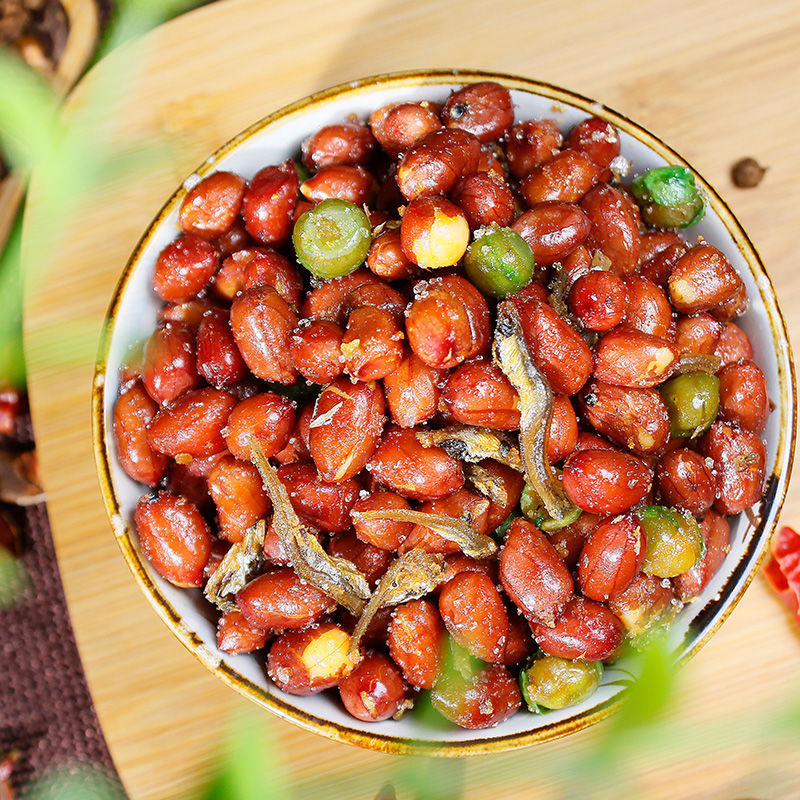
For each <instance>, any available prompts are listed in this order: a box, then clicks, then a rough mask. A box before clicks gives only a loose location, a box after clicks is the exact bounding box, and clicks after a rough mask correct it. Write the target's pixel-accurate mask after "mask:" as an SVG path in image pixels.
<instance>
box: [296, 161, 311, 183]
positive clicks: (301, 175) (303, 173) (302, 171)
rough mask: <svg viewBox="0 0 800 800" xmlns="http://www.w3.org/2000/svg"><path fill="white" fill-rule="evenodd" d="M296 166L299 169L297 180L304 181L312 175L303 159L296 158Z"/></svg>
mask: <svg viewBox="0 0 800 800" xmlns="http://www.w3.org/2000/svg"><path fill="white" fill-rule="evenodd" d="M294 166H295V168H296V169H297V180H299V181H300V183H304V182H305V181H307V180H308V179H309V178H310V177H311V173H310V172H309V171H308V169H306V165H305V164H304V163H303V162H302V161H298V160H297V159H295V162H294Z"/></svg>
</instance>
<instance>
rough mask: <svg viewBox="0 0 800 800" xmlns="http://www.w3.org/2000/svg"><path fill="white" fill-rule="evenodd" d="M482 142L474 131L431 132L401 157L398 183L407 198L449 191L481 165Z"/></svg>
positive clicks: (418, 140)
mask: <svg viewBox="0 0 800 800" xmlns="http://www.w3.org/2000/svg"><path fill="white" fill-rule="evenodd" d="M480 152H481V143H480V141H479V140H478V139H477V138H476V137H475V136H473V135H472V134H471V133H467V132H466V131H460V130H449V129H448V130H442V131H433V132H432V133H428V134H426V135H425V136H423V137H422V138H420V139H417V141H415V142H414V144H412V145H411V146H410V147H409V148H408V149H407V150H406V151H405V153H404V154H403V155H402V156H401V158H400V163H399V165H398V167H397V185H398V186H399V187H400V191H401V192H402V193H403V197H405V198H406V200H414V199H415V198H417V197H429V196H432V195H436V194H447V193H448V192H449V191H450V190H451V189H452V188H453V187H454V186H455V185H456V184H457V183H458V182H459V181H460V180H461V178H463V177H464V176H466V175H469V174H470V173H472V172H475V170H476V169H477V167H478V158H479V157H480Z"/></svg>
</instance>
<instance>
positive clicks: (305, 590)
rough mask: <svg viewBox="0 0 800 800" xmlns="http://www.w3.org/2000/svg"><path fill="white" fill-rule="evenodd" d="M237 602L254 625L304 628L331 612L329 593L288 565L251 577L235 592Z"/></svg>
mask: <svg viewBox="0 0 800 800" xmlns="http://www.w3.org/2000/svg"><path fill="white" fill-rule="evenodd" d="M236 605H237V606H238V608H239V611H241V612H242V614H243V615H244V618H245V619H246V620H247V621H248V622H249V623H250V624H251V625H252V626H253V627H255V628H258V629H260V630H270V629H273V628H277V629H287V630H294V629H296V628H305V627H306V625H310V624H311V623H313V622H316V621H317V620H318V619H320V617H322V616H323V615H324V614H326V613H327V612H328V611H330V610H331V609H332V608H333V607H334V606H335V603H334V602H333V600H331V598H330V597H328V595H326V594H325V593H324V592H321V591H320V590H319V589H317V587H316V586H312V585H311V584H310V583H306V582H305V581H303V580H302V579H301V578H300V576H299V575H298V574H297V573H296V572H295V571H294V570H293V569H290V568H289V567H283V568H281V569H276V570H274V571H273V572H268V573H266V574H265V575H259V576H258V577H257V578H253V580H251V581H250V582H249V583H248V584H247V585H246V586H245V587H244V588H243V589H242V590H241V591H240V592H239V593H238V594H237V595H236Z"/></svg>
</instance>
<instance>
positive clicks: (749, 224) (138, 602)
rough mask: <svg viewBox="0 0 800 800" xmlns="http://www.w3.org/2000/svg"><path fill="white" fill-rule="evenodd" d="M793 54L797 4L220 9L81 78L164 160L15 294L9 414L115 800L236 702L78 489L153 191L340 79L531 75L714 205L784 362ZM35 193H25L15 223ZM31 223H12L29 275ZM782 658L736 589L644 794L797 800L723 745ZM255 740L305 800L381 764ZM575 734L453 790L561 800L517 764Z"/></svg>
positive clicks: (777, 633) (188, 759)
mask: <svg viewBox="0 0 800 800" xmlns="http://www.w3.org/2000/svg"><path fill="white" fill-rule="evenodd" d="M798 52H800V14H798V6H797V2H796V0H761V2H757V3H754V2H749V1H747V0H736V2H734V1H733V0H731V1H730V2H698V0H688V1H687V0H674V1H673V2H670V3H662V2H640V1H637V0H605V2H603V3H597V2H591V0H586V1H584V2H571V3H565V2H563V0H540V2H536V3H532V2H530V1H529V0H527V1H525V0H508V2H506V3H504V4H503V5H502V11H499V10H497V9H496V8H495V7H494V6H490V4H488V3H486V2H480V1H479V0H460V2H458V3H457V4H456V3H454V2H452V1H451V2H446V1H445V0H424V1H420V0H407V2H404V3H396V2H375V1H374V0H340V2H336V3H331V2H328V0H305V2H304V3H302V4H299V3H279V2H276V1H275V0H270V1H269V2H267V1H266V0H230V2H220V3H216V4H213V5H210V6H206V7H204V8H201V9H199V10H197V11H195V12H193V13H190V14H188V15H186V16H184V17H181V18H179V19H177V20H174V21H172V22H170V23H168V24H167V25H164V26H163V27H161V28H160V29H158V30H156V31H154V32H153V33H151V34H149V35H148V36H147V37H145V38H144V39H142V40H139V41H137V42H136V43H134V44H133V45H131V46H128V47H127V48H124V49H123V51H122V53H119V52H118V53H117V54H116V55H115V56H114V57H113V58H112V59H111V60H110V61H106V62H103V63H102V64H101V65H100V66H99V68H96V69H95V70H94V71H92V72H91V73H90V74H89V75H88V77H87V78H86V79H84V81H83V83H82V84H80V85H79V87H78V88H77V90H76V91H75V92H74V93H73V95H72V98H71V100H70V101H69V103H68V110H69V112H70V113H74V112H75V111H76V110H77V109H80V108H81V107H82V106H83V105H84V104H85V102H86V98H87V96H88V93H89V90H90V89H91V88H92V86H97V85H98V83H99V81H100V80H101V79H103V78H108V77H111V81H110V83H108V84H107V86H106V89H105V90H104V91H105V92H106V95H104V98H105V101H106V103H107V105H106V106H105V108H104V111H103V116H104V117H106V118H107V119H113V120H115V121H116V122H118V123H119V124H118V125H117V126H116V129H115V130H114V131H111V132H109V133H108V134H107V135H106V134H103V135H101V137H100V138H101V139H105V140H107V141H108V142H111V144H112V146H113V147H115V148H122V147H123V144H124V143H139V144H145V145H151V144H153V143H163V142H165V141H166V142H168V143H169V147H170V150H169V157H168V158H167V159H163V158H162V159H158V158H155V159H146V160H142V162H141V163H140V164H139V165H137V170H136V173H135V175H134V176H131V175H130V174H129V175H128V176H127V177H126V178H125V180H122V179H120V178H119V177H118V176H117V177H115V176H114V175H108V176H106V177H105V178H104V179H103V180H102V181H101V183H100V185H99V186H97V187H96V188H94V189H93V190H92V192H91V194H90V196H89V198H88V201H87V205H86V206H85V207H83V208H81V211H80V217H79V220H78V221H76V222H72V223H69V224H68V228H67V233H66V235H65V236H64V238H63V241H59V243H58V247H57V249H56V250H55V251H54V252H53V253H52V254H51V256H50V262H49V263H48V271H47V273H46V277H45V278H37V279H35V280H32V281H29V283H28V286H27V299H26V317H25V326H26V348H27V357H28V366H29V371H30V389H31V403H32V409H33V415H34V421H35V426H36V433H37V440H38V444H39V452H40V456H41V466H42V471H43V476H44V482H45V484H46V488H47V490H48V493H49V498H50V499H49V509H50V515H51V519H52V524H53V534H54V537H55V543H56V548H57V552H58V558H59V563H60V566H61V570H62V575H63V578H64V584H65V588H66V593H67V599H68V602H69V607H70V611H71V614H72V620H73V624H74V627H75V632H76V635H77V640H78V644H79V646H80V650H81V653H82V656H83V660H84V665H85V668H86V672H87V675H88V679H89V684H90V686H91V689H92V691H93V695H94V699H95V702H96V704H97V707H98V711H99V715H100V720H101V722H102V724H103V727H104V730H105V733H106V736H107V738H108V741H109V744H110V747H111V751H112V754H113V756H114V758H115V761H116V763H117V765H118V767H119V769H120V771H121V774H122V778H123V780H124V782H125V784H126V786H127V788H128V790H129V792H130V795H131V797H132V798H134V800H166V798H170V799H173V798H191V797H193V796H194V792H195V791H196V787H197V786H198V785H199V784H200V783H201V782H202V781H203V780H204V778H205V777H206V776H207V775H208V774H209V771H210V770H211V768H212V765H213V763H214V760H215V757H216V754H217V753H218V752H219V747H220V743H221V737H222V732H223V731H224V727H225V724H226V721H227V720H228V719H229V718H230V715H231V712H233V711H235V710H237V709H241V708H243V707H245V706H247V705H248V704H247V701H245V700H243V699H242V698H240V697H239V696H238V695H236V694H235V693H234V692H232V691H231V690H229V689H227V688H226V687H225V686H224V685H223V684H222V683H220V682H219V681H217V680H216V679H215V678H214V677H213V676H212V675H211V674H210V673H208V672H207V671H206V670H205V669H204V667H202V666H201V665H200V663H199V662H197V661H196V660H195V659H194V658H193V657H192V656H191V655H190V654H189V653H188V652H186V651H185V650H184V649H183V647H182V646H181V645H180V644H179V643H178V642H177V640H175V639H174V638H173V637H172V635H171V634H170V633H169V631H168V630H167V628H166V627H165V626H164V625H163V624H162V623H161V622H160V621H159V620H158V619H157V617H156V615H155V613H154V612H153V610H152V609H151V608H150V606H149V604H148V602H147V600H146V599H145V598H144V596H143V595H142V594H141V592H140V591H139V589H138V587H137V586H136V584H135V582H134V580H133V578H132V576H131V575H130V574H129V572H128V569H127V567H126V566H125V564H124V562H123V560H122V557H121V555H120V553H119V552H118V549H117V545H116V543H115V541H114V537H113V535H112V532H111V529H110V526H109V523H108V521H107V519H106V516H105V512H104V510H103V505H102V502H101V497H100V492H99V489H98V486H97V481H96V478H95V469H94V461H93V457H92V450H91V432H90V417H89V395H90V385H91V375H92V363H91V362H92V358H93V354H94V351H95V348H96V339H97V334H98V331H99V329H100V324H101V321H102V319H103V316H104V314H105V311H106V307H107V303H108V299H109V297H110V294H111V292H112V289H113V286H114V284H115V282H116V280H117V278H118V276H119V273H120V271H121V269H122V267H123V265H124V264H125V261H126V259H127V258H128V255H129V253H130V252H131V250H132V248H133V247H134V245H135V243H136V241H137V239H138V237H139V235H140V233H141V232H142V231H143V230H144V229H145V227H146V225H147V224H148V222H149V221H150V219H151V218H152V217H153V216H154V214H155V212H156V211H157V210H158V208H159V207H160V206H161V204H162V202H163V201H164V200H165V199H166V198H167V197H168V196H169V194H170V192H171V191H172V188H173V186H174V185H177V183H178V181H179V180H181V179H182V178H183V177H184V176H185V175H187V174H188V173H189V172H190V171H191V170H192V169H193V167H194V166H195V165H196V164H197V163H199V162H200V161H201V160H202V158H204V157H205V156H206V155H207V154H209V153H210V152H212V151H213V150H214V149H215V148H216V147H218V146H219V145H220V144H222V143H223V142H224V141H226V140H227V139H228V138H229V137H231V136H232V135H233V134H235V133H236V132H238V131H239V130H241V129H242V128H244V127H245V126H247V125H248V124H250V123H251V122H253V121H255V120H257V119H258V118H259V117H261V116H263V115H264V114H266V113H268V112H270V111H272V110H274V109H277V108H278V107H280V106H282V105H284V104H285V103H287V102H289V101H290V100H293V99H295V98H298V97H301V96H303V95H306V94H308V93H310V92H312V91H315V90H318V89H321V88H324V87H326V86H329V85H332V84H335V83H338V82H341V81H345V80H351V79H353V78H356V77H360V76H365V75H369V74H375V73H380V72H387V71H395V70H401V69H411V68H420V67H426V66H427V67H453V66H462V67H470V68H478V69H486V70H498V71H506V72H513V73H518V74H520V75H526V76H529V77H532V78H536V79H540V80H544V81H549V82H551V83H555V84H559V85H562V86H565V87H568V88H571V89H573V90H575V91H577V92H579V93H582V94H585V95H588V96H590V97H594V98H595V99H597V100H599V101H601V102H603V103H605V104H606V105H609V106H611V107H612V108H615V109H617V110H619V111H621V112H622V113H624V114H626V115H628V116H630V117H631V118H633V119H635V120H636V121H638V122H639V123H641V124H643V125H644V126H645V127H647V128H649V129H650V130H652V131H653V132H654V133H656V134H657V135H658V136H660V137H661V138H663V139H664V140H666V141H667V142H669V143H670V144H671V145H672V146H673V147H675V149H676V150H677V151H678V152H680V153H682V154H683V155H684V156H685V157H687V158H688V159H689V161H690V162H692V163H693V164H695V165H696V167H697V168H698V169H699V170H700V172H701V173H702V174H703V175H704V176H705V177H706V178H707V179H709V180H710V181H711V183H712V184H714V185H715V186H716V187H717V188H718V189H719V190H720V192H721V194H722V195H723V197H724V198H725V199H726V200H727V201H728V203H729V204H730V205H731V207H732V208H733V210H734V212H735V213H736V214H737V215H738V217H739V219H740V220H741V222H742V223H743V225H744V227H745V229H746V230H747V231H748V232H749V234H750V236H751V238H752V239H753V241H754V243H755V245H756V247H757V248H758V249H759V251H760V253H761V255H762V257H763V260H764V262H765V263H766V265H767V268H768V270H769V271H770V274H771V276H772V279H773V281H774V283H775V285H776V288H777V291H778V294H779V297H780V300H781V303H782V306H783V309H784V312H785V314H786V317H787V321H788V324H789V327H790V331H791V333H792V339H793V341H794V346H795V351H796V352H800V338H798V336H799V335H800V276H799V275H798V271H797V223H798V213H797V207H798V206H797V199H796V196H797V186H798V185H800V169H799V166H798V165H800V149H799V148H798V142H799V141H800V137H799V136H798V130H800V102H798V101H799V100H800V98H798V82H799V81H798V79H800V69H799V67H798V65H799V64H800V61H798ZM115 65H116V68H117V69H119V70H121V73H119V72H118V73H115V72H114V71H113V70H114V69H115ZM110 89H113V90H114V91H115V92H116V93H117V94H118V95H119V97H118V98H115V96H112V94H111V93H110ZM97 135H98V134H97V130H93V131H91V132H90V133H88V134H87V136H97ZM100 144H102V142H100ZM744 155H755V156H756V157H757V158H758V159H759V160H760V161H761V162H762V163H765V164H767V165H769V166H770V170H769V172H768V173H767V176H766V178H765V180H764V182H763V184H762V185H761V187H759V188H758V189H755V190H749V191H745V190H739V189H736V188H734V187H733V186H732V184H731V182H730V178H729V168H730V165H731V164H732V162H734V161H735V160H736V159H738V158H739V157H741V156H744ZM43 177H46V176H41V175H40V176H37V178H38V181H39V184H40V185H41V181H42V178H43ZM41 198H42V192H41V189H40V188H39V187H38V186H37V185H36V184H34V187H33V191H32V195H31V201H30V209H32V210H33V211H34V212H35V211H36V210H37V207H38V208H39V210H41V204H42V201H41ZM37 204H38V206H37ZM51 228H52V226H50V225H49V224H47V223H46V224H45V225H44V226H43V227H41V228H38V227H37V224H36V220H35V218H34V217H33V216H32V215H31V214H29V215H28V219H27V222H26V230H25V245H24V248H25V253H26V257H27V263H26V269H27V271H28V274H33V268H34V266H35V265H34V264H32V263H31V261H30V260H31V259H32V258H34V257H36V256H35V255H34V254H36V252H37V251H36V244H37V243H39V242H40V241H41V239H42V237H43V236H45V235H46V234H47V233H48V231H49V230H50V229H51ZM37 274H38V273H37ZM64 331H70V332H72V334H73V335H74V337H75V338H74V340H70V342H71V343H70V345H69V348H67V349H68V350H69V352H66V353H65V348H64V347H54V343H58V342H61V341H62V339H63V336H64ZM784 520H785V521H787V522H792V521H794V522H795V523H800V487H797V486H795V488H794V490H790V493H789V497H788V500H787V504H786V507H785V511H784ZM799 665H800V637H799V636H798V635H797V631H796V630H794V629H793V627H792V625H791V624H790V622H789V617H788V615H787V614H786V613H785V612H784V611H783V609H782V607H781V606H780V604H779V603H778V602H777V601H776V600H775V598H774V597H772V596H771V594H770V592H769V591H768V589H767V587H766V584H765V583H764V581H763V579H762V578H758V579H757V580H756V581H755V582H754V583H753V585H752V586H751V588H750V589H749V590H748V592H747V594H746V595H745V597H744V599H743V600H742V601H741V603H740V604H739V606H738V607H737V608H736V610H735V611H734V612H733V614H732V615H731V617H730V618H729V620H728V621H727V622H726V623H725V625H724V626H723V627H722V629H721V630H720V631H719V632H718V633H717V634H716V636H715V637H714V638H713V640H712V641H711V642H710V643H709V644H708V645H707V646H706V648H705V649H704V650H703V651H702V652H701V653H700V654H699V655H698V656H697V657H696V658H695V659H694V660H693V662H692V663H691V664H690V666H689V667H688V669H687V674H686V682H687V687H686V690H685V692H686V694H685V695H684V696H683V698H682V700H681V702H680V703H678V704H676V707H675V709H674V710H673V717H674V720H675V722H676V724H678V725H679V726H681V729H682V730H685V731H687V732H688V731H693V732H697V731H698V730H701V731H702V730H703V728H702V726H703V725H707V724H709V722H713V721H714V720H719V719H725V718H730V719H732V720H733V722H732V723H731V724H730V725H723V726H721V728H722V729H721V730H720V729H719V726H718V728H716V729H715V732H714V734H713V736H712V735H709V736H708V737H702V744H701V745H700V746H699V747H696V748H694V749H693V750H692V752H690V753H684V754H682V755H681V756H680V759H679V760H677V758H678V757H677V756H676V755H675V754H674V753H671V752H670V751H665V752H663V753H660V752H658V751H657V752H655V753H651V754H650V755H647V756H641V757H637V758H635V759H633V760H632V761H631V762H630V763H629V764H628V765H627V767H628V769H629V770H630V772H631V774H632V775H633V776H634V777H636V779H637V780H639V781H640V782H641V786H642V787H644V789H647V790H648V791H650V792H651V793H652V796H653V797H665V798H666V797H670V798H674V797H681V798H704V797H714V798H735V797H764V798H766V797H769V798H771V800H781V799H782V798H786V800H788V798H796V797H798V796H800V763H798V761H797V759H796V758H794V757H792V754H791V752H787V751H784V750H781V749H777V750H776V749H774V748H772V747H763V746H759V745H758V744H756V745H754V746H747V747H745V746H741V745H740V744H737V742H738V740H739V734H740V732H741V729H742V727H743V726H746V725H747V724H748V723H747V721H746V720H747V716H746V715H747V712H748V711H756V710H758V709H763V708H766V707H770V706H775V705H776V704H779V703H780V700H781V698H783V697H785V696H786V695H787V694H788V693H789V692H791V691H793V690H796V688H797V686H798V677H800V670H799V669H798V666H799ZM274 729H275V731H276V732H277V735H278V738H279V754H280V757H281V759H282V761H283V763H284V764H285V766H286V769H287V771H288V773H289V775H290V776H291V777H292V778H293V779H295V780H298V781H302V780H305V779H308V778H310V777H319V776H320V775H321V774H327V775H329V776H330V782H329V784H328V791H327V792H326V794H327V796H328V797H336V798H339V797H342V798H345V797H358V798H361V797H364V798H365V800H370V798H371V797H373V796H374V794H376V793H377V790H378V787H379V785H380V782H381V779H382V777H383V776H385V775H386V774H388V773H389V771H390V770H391V769H392V768H393V767H394V765H395V764H396V762H397V760H398V758H399V757H390V756H383V755H379V754H373V753H369V752H366V751H362V750H359V749H357V748H354V747H350V746H347V745H342V744H335V743H332V742H328V741H327V740H324V739H322V738H321V737H317V736H315V735H313V734H310V733H305V732H303V731H301V730H299V729H297V728H295V727H293V726H292V725H290V724H288V723H284V722H281V721H278V720H274ZM595 735H596V733H595V732H592V731H587V732H584V733H582V734H578V735H576V736H573V737H570V738H569V739H567V740H561V741H558V742H553V743H550V744H546V745H539V746H538V747H537V748H536V752H535V753H534V756H535V757H536V758H538V759H540V760H539V761H535V760H534V761H532V762H530V763H531V768H530V770H529V771H528V772H526V773H525V774H523V775H519V774H514V773H513V771H511V770H510V767H511V765H513V764H514V763H521V762H519V761H516V762H515V759H517V758H521V756H520V757H517V756H513V755H512V756H502V757H499V756H494V757H482V758H473V759H469V760H468V763H467V764H466V770H467V771H466V782H467V790H466V793H465V796H466V797H468V798H479V797H480V798H486V797H491V798H494V797H503V798H517V797H519V798H522V797H532V796H534V795H535V796H536V797H537V798H538V797H544V798H558V797H563V796H567V795H565V794H563V791H562V790H563V787H561V786H560V785H559V784H558V782H557V781H555V780H553V779H551V778H548V777H547V772H546V771H544V772H539V771H537V770H536V767H535V765H536V764H537V763H539V764H542V765H544V764H545V763H547V762H548V761H549V760H550V759H554V758H563V757H567V756H569V755H570V754H576V755H577V754H580V753H581V752H583V751H584V750H585V747H586V744H587V742H589V741H590V740H591V739H592V737H593V736H595ZM526 757H527V758H530V754H526ZM526 763H528V762H526ZM367 772H369V774H370V775H374V781H373V784H372V785H374V788H369V789H368V790H362V791H360V792H356V793H349V792H348V790H346V789H345V781H346V780H347V778H348V776H352V775H353V774H361V775H364V774H366V773H367ZM372 785H371V786H372ZM534 787H535V792H534V791H533V788H534ZM600 793H602V791H601V789H600V788H598V796H599V795H600ZM298 796H303V795H302V793H301V794H300V795H298ZM585 796H586V795H585ZM636 796H640V797H643V796H644V794H637V795H636ZM648 796H649V795H648Z"/></svg>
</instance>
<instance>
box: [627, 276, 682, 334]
mask: <svg viewBox="0 0 800 800" xmlns="http://www.w3.org/2000/svg"><path fill="white" fill-rule="evenodd" d="M625 289H626V290H627V295H628V302H627V305H626V307H625V325H626V326H627V327H629V328H633V329H634V330H637V331H641V332H642V333H649V334H650V335H651V336H660V337H661V338H664V339H666V338H670V330H671V327H672V307H671V306H670V304H669V300H668V299H667V296H666V294H664V291H663V290H662V289H661V288H660V287H659V286H657V285H656V284H655V283H653V282H652V281H649V280H648V279H647V278H642V277H640V276H639V275H629V276H628V277H627V278H625Z"/></svg>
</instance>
